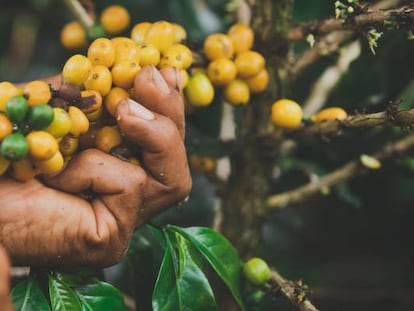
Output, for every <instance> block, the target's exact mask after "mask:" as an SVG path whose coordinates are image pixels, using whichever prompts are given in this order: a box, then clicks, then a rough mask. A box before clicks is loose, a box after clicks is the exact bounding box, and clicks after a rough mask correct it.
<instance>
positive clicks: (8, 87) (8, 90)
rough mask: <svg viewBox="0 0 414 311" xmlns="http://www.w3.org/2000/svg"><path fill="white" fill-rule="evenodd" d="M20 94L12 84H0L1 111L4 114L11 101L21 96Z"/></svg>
mask: <svg viewBox="0 0 414 311" xmlns="http://www.w3.org/2000/svg"><path fill="white" fill-rule="evenodd" d="M19 92H20V91H19V89H18V88H17V87H15V86H14V85H13V84H11V83H10V82H6V81H4V82H0V111H3V112H4V111H5V110H6V103H7V102H8V101H9V99H10V98H12V97H14V96H17V95H19Z"/></svg>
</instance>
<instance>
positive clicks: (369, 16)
mask: <svg viewBox="0 0 414 311" xmlns="http://www.w3.org/2000/svg"><path fill="white" fill-rule="evenodd" d="M386 21H390V22H392V23H391V24H390V26H391V27H398V28H403V27H404V26H412V23H413V22H414V9H413V8H411V7H406V6H404V7H401V8H397V9H390V10H373V9H371V8H369V7H368V9H367V10H365V9H364V11H363V12H362V13H357V14H355V15H351V16H349V17H348V19H347V20H346V21H342V20H339V19H336V18H329V19H326V20H323V21H316V22H310V23H306V24H302V25H299V26H297V27H294V28H292V29H291V30H290V31H289V33H288V35H287V38H288V40H290V41H299V40H304V39H306V37H307V36H308V35H309V34H313V35H315V36H321V35H325V34H328V33H330V32H332V31H338V30H352V31H355V30H359V29H366V28H367V27H371V26H378V25H380V26H381V25H383V24H384V22H386Z"/></svg>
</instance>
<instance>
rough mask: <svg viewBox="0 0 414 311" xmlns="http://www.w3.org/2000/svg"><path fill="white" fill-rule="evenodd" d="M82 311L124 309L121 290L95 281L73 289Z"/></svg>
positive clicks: (119, 310)
mask: <svg viewBox="0 0 414 311" xmlns="http://www.w3.org/2000/svg"><path fill="white" fill-rule="evenodd" d="M74 291H75V293H76V294H77V295H78V298H79V300H80V302H81V305H82V310H83V311H126V310H127V308H126V306H125V303H124V299H123V297H122V294H121V292H120V291H119V290H118V289H116V288H115V287H114V286H112V285H110V284H108V283H106V282H102V281H96V282H95V283H92V284H88V285H85V286H82V287H78V288H75V289H74Z"/></svg>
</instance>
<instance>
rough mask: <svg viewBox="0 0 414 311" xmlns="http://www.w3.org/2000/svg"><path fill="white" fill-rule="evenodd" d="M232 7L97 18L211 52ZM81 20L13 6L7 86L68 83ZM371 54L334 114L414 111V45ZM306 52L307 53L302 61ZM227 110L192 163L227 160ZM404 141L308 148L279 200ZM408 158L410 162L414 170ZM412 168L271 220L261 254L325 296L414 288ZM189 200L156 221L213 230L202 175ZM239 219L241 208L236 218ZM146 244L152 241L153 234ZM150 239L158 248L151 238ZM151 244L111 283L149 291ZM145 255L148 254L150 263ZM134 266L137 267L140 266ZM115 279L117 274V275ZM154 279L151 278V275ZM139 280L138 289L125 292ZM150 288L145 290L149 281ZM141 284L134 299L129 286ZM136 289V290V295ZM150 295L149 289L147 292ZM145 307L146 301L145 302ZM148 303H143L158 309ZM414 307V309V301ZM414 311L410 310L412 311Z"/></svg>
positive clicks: (283, 172)
mask: <svg viewBox="0 0 414 311" xmlns="http://www.w3.org/2000/svg"><path fill="white" fill-rule="evenodd" d="M228 2H229V1H219V0H206V1H202V0H123V1H121V0H119V1H109V0H102V1H95V3H96V8H97V10H98V12H99V11H100V10H102V8H104V7H106V6H107V5H109V4H112V3H119V4H122V5H124V6H126V7H127V8H128V9H129V11H130V13H131V16H132V20H133V21H135V22H140V21H155V20H160V19H165V20H168V21H174V22H177V23H180V24H182V25H183V26H184V27H185V28H186V29H187V30H188V32H189V42H190V44H191V45H193V46H194V47H197V46H200V44H201V42H202V40H203V38H204V37H205V36H206V35H207V34H208V33H211V32H216V31H224V30H225V29H227V28H228V26H229V25H230V23H231V22H232V15H231V14H230V12H229V11H228V10H227V8H228ZM332 3H333V2H332V1H330V0H314V1H297V2H296V5H295V11H294V22H300V21H310V20H315V19H318V18H324V17H328V16H331V15H332V13H333V5H332ZM71 19H72V16H71V15H70V13H69V12H68V11H67V10H66V9H65V8H64V6H63V4H62V1H58V0H21V1H11V0H3V1H2V8H1V10H0V40H1V42H2V44H1V45H0V81H1V80H9V81H16V82H18V81H27V80H31V79H35V78H39V77H44V76H48V75H52V74H55V73H56V72H59V71H60V69H61V67H62V64H63V63H64V61H65V59H66V58H67V57H68V55H70V54H71V53H70V52H68V51H65V50H64V49H63V48H62V47H61V46H60V44H59V32H60V29H61V28H62V26H63V25H64V24H65V23H66V22H68V21H70V20H71ZM361 42H362V46H363V51H362V54H361V57H360V58H359V59H358V60H357V61H355V62H354V63H353V64H352V66H351V67H350V70H349V71H348V72H347V73H346V74H345V76H344V77H343V79H342V81H341V83H340V84H339V85H338V87H337V88H336V90H335V91H334V92H333V94H332V95H331V96H330V98H329V101H328V106H334V105H335V106H336V105H339V106H342V107H344V108H345V109H346V110H347V111H348V112H349V113H353V112H375V111H380V110H383V109H385V108H386V107H387V105H389V102H390V101H398V100H402V105H403V106H404V107H413V106H414V86H413V78H412V72H413V71H414V58H413V57H412V55H414V42H413V41H408V40H406V36H405V34H404V33H401V32H396V31H392V32H387V33H386V34H385V35H384V37H383V38H381V40H380V42H379V48H378V49H377V51H376V52H377V54H376V55H375V56H374V55H372V53H371V52H370V50H369V48H368V46H367V44H366V42H365V41H364V40H361ZM305 47H306V46H305V45H304V44H298V45H297V49H296V50H295V51H296V53H299V52H300V51H301V50H303V49H304V48H305ZM334 58H335V56H329V57H326V58H325V59H323V60H322V61H320V62H319V63H318V64H317V65H315V66H313V67H312V68H310V69H309V70H307V71H306V72H305V73H304V74H303V76H302V77H301V78H300V79H299V80H298V81H297V82H296V83H295V85H294V86H292V89H291V97H292V98H293V99H295V100H297V101H298V102H303V101H304V100H305V99H306V97H307V94H308V92H309V90H310V87H311V86H312V84H313V82H314V81H315V80H316V79H317V77H318V76H319V74H320V73H321V72H323V70H324V69H325V68H327V66H329V65H330V64H331V63H332V61H333V60H334ZM220 113H221V109H219V103H217V104H215V105H213V106H212V107H209V108H204V109H201V110H199V111H198V112H197V113H196V114H194V115H193V116H191V117H189V119H188V135H187V141H186V142H187V146H188V151H189V153H201V154H209V155H216V156H219V157H220V156H223V155H224V154H225V153H226V152H227V151H226V150H222V149H221V147H220V146H219V145H218V144H217V141H216V137H217V135H218V130H219V121H218V120H219V114H220ZM400 135H401V132H400V130H396V129H381V128H380V129H371V130H363V131H355V132H353V133H349V134H346V135H344V136H342V137H339V138H332V139H329V140H326V139H319V138H312V139H306V140H303V141H301V142H300V143H299V144H298V148H297V150H296V151H295V153H294V156H292V157H289V158H283V159H281V161H280V165H279V174H278V176H277V178H275V180H274V184H273V187H274V190H275V191H277V192H280V191H283V190H287V189H291V188H293V187H295V186H297V185H300V184H302V183H304V182H307V181H308V180H309V172H311V173H312V174H317V175H322V174H324V173H326V172H328V171H330V170H332V169H335V168H336V167H339V166H340V165H342V164H344V163H346V162H347V161H349V160H350V159H355V158H357V157H358V156H359V154H361V153H369V152H372V151H375V150H377V149H378V148H379V147H380V146H381V145H382V144H383V143H384V142H390V141H392V140H393V139H395V138H397V137H399V136H400ZM407 159H408V160H407ZM407 159H404V158H403V159H394V160H390V161H387V163H384V167H385V168H384V169H383V170H381V171H378V172H372V173H371V174H367V175H364V176H360V177H358V178H356V179H354V180H352V181H350V182H348V183H346V184H343V185H339V186H338V187H336V188H335V189H331V192H330V195H329V196H325V197H321V198H318V199H315V200H312V201H311V202H308V203H305V204H302V205H301V206H295V207H288V208H285V209H283V210H278V211H275V212H274V213H272V214H271V215H269V217H267V219H266V220H265V223H264V226H263V232H262V234H263V237H264V243H263V247H262V254H258V255H261V256H263V257H264V258H266V259H268V261H269V263H270V264H271V265H274V266H276V267H277V268H278V269H279V270H280V271H281V273H282V274H283V275H285V276H286V277H287V278H291V279H298V278H303V279H304V281H305V282H306V283H308V284H309V285H310V286H311V287H312V286H314V287H323V288H337V287H338V288H342V287H343V288H371V289H375V288H390V289H403V288H412V282H411V279H412V277H413V272H414V268H413V264H412V263H413V262H414V250H413V248H412V247H410V245H411V238H412V236H413V233H414V230H413V226H412V219H413V218H414V208H413V206H414V196H413V195H412V189H413V187H414V169H413V167H414V165H413V162H414V160H413V154H411V157H408V158H407ZM193 177H194V188H193V193H192V194H191V196H190V201H189V202H188V203H187V204H185V205H183V206H182V207H179V208H173V209H170V210H169V211H168V212H166V213H165V214H163V215H161V216H159V218H158V219H157V220H156V221H160V222H169V223H174V224H179V225H183V226H184V225H203V226H204V225H208V224H209V223H210V221H211V219H212V215H213V209H214V204H215V198H214V187H213V185H212V184H211V183H210V182H209V180H208V179H207V178H206V177H205V176H204V175H203V174H201V173H198V172H195V173H194V175H193ZM235 208H237V207H235ZM144 236H145V235H144ZM147 238H148V237H147ZM152 242H153V241H147V240H146V239H145V238H143V237H141V236H138V237H136V238H135V239H134V241H133V243H132V246H133V247H132V249H131V251H130V254H129V256H128V257H127V261H126V262H124V263H123V264H122V265H121V267H115V268H114V270H113V271H112V272H111V273H108V276H109V279H111V280H112V281H114V282H116V283H117V284H118V285H119V286H121V288H123V289H124V290H125V291H126V292H128V293H129V294H131V295H134V291H142V292H141V294H142V293H145V294H146V297H149V296H148V295H150V294H149V291H148V286H147V287H146V291H145V285H144V284H142V282H141V283H140V282H137V280H131V279H130V278H126V277H122V276H125V275H128V273H129V272H130V271H131V270H130V268H128V267H131V266H132V267H133V268H136V267H137V266H138V267H142V266H145V267H144V268H143V269H144V270H145V271H144V272H145V273H146V274H147V275H145V276H142V278H143V279H145V280H149V279H151V277H153V276H154V269H157V268H158V265H157V266H156V267H148V268H147V265H148V262H149V261H152V262H153V264H159V262H160V256H161V253H160V252H159V251H158V252H157V251H155V252H154V253H151V252H150V251H149V250H148V243H149V244H150V245H153V244H154V243H152ZM140 254H141V255H140ZM131 261H132V262H133V263H134V262H135V265H134V264H132V265H131ZM114 271H115V272H114ZM140 271H141V270H140ZM148 275H149V276H148ZM126 280H128V281H126ZM138 281H139V280H138ZM128 282H132V283H133V284H134V286H133V289H132V290H131V289H130V290H129V291H128V288H130V287H129V285H130V284H131V283H128ZM128 284H129V285H128ZM147 284H148V283H147ZM141 297H142V295H141ZM347 299H348V297H342V300H340V299H339V300H337V301H335V300H333V301H332V300H329V299H325V300H320V301H318V302H317V304H318V305H319V306H320V308H321V310H334V309H335V310H337V309H339V305H340V306H341V309H343V310H345V309H352V310H364V311H366V310H397V309H398V308H400V309H398V310H407V306H406V305H404V302H402V301H397V300H392V299H391V301H387V302H386V303H381V300H379V301H371V302H366V303H365V302H364V301H356V302H355V301H354V302H353V303H352V300H349V301H348V300H347ZM148 303H149V302H148V301H143V304H144V305H148ZM266 303H267V304H268V305H267V307H265V308H264V309H267V310H268V309H270V308H272V307H273V308H276V307H277V306H279V307H280V306H282V307H281V309H280V310H289V307H287V306H286V305H285V303H284V302H283V301H282V302H281V301H278V302H271V301H268V302H266ZM411 303H412V300H411ZM410 306H411V305H410ZM404 307H405V308H404Z"/></svg>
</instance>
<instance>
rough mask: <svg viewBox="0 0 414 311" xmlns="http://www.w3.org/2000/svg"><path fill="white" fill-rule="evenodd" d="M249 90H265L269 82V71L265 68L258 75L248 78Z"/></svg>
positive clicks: (255, 91)
mask: <svg viewBox="0 0 414 311" xmlns="http://www.w3.org/2000/svg"><path fill="white" fill-rule="evenodd" d="M246 83H247V85H248V86H249V90H250V92H252V93H260V92H263V91H264V90H265V89H266V88H267V85H268V84H269V72H268V71H267V70H266V68H263V69H262V70H261V71H260V72H259V73H258V74H257V75H255V76H252V77H250V78H247V79H246Z"/></svg>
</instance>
